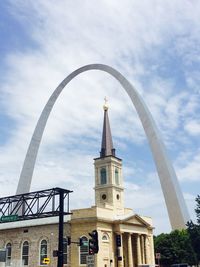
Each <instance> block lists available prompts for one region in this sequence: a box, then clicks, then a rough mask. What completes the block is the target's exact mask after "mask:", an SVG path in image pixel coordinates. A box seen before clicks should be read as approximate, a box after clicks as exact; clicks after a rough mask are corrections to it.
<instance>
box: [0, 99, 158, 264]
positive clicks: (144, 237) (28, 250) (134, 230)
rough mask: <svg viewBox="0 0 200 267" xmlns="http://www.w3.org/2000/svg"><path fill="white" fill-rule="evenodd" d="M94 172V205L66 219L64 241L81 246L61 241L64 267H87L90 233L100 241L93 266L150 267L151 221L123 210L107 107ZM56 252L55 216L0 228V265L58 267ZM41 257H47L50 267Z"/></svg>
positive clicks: (119, 163) (118, 162)
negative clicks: (0, 252) (2, 258)
mask: <svg viewBox="0 0 200 267" xmlns="http://www.w3.org/2000/svg"><path fill="white" fill-rule="evenodd" d="M94 169H95V187H94V191H95V206H92V207H90V208H84V209H76V210H72V215H71V216H70V217H69V216H65V220H64V236H65V237H67V236H70V238H71V241H77V240H79V238H80V237H81V238H82V240H83V241H84V245H82V246H77V244H75V243H71V244H70V245H68V243H67V239H66V238H65V239H64V251H63V252H64V267H81V266H82V267H84V266H87V256H88V254H89V250H88V245H85V244H87V241H88V240H89V239H90V236H89V234H88V233H90V232H92V231H93V230H97V232H98V240H99V252H98V253H97V254H95V267H138V266H141V265H154V264H155V260H154V246H153V226H152V220H151V218H150V217H145V216H141V215H138V214H135V213H134V212H133V210H132V209H130V208H125V207H124V185H123V183H124V181H123V175H122V160H121V159H120V158H118V157H117V155H116V151H115V149H114V147H113V142H112V135H111V130H110V123H109V117H108V106H107V104H106V103H105V105H104V121H103V133H102V143H101V151H100V156H99V157H98V158H95V159H94ZM57 247H58V218H57V217H51V218H43V219H34V220H27V221H15V222H12V223H10V222H9V223H1V224H0V249H3V248H6V249H7V254H6V264H5V265H4V266H14V267H19V266H20V267H21V266H27V267H40V266H50V267H56V266H57V258H56V257H53V251H54V250H56V249H57ZM44 258H49V263H45V262H44ZM0 264H1V263H0ZM0 266H1V265H0Z"/></svg>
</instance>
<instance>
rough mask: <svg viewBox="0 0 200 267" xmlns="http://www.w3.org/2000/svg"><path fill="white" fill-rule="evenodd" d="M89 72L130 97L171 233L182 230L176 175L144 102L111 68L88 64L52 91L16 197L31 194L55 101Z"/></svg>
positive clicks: (185, 215)
mask: <svg viewBox="0 0 200 267" xmlns="http://www.w3.org/2000/svg"><path fill="white" fill-rule="evenodd" d="M89 70H101V71H105V72H107V73H109V74H111V75H112V76H113V77H114V78H116V79H117V80H118V81H119V83H120V84H121V85H122V87H123V88H124V89H125V91H126V92H127V94H128V95H129V97H130V98H131V100H132V102H133V105H134V106H135V108H136V111H137V113H138V115H139V118H140V120H141V122H142V125H143V128H144V131H145V133H146V136H147V139H148V142H149V145H150V148H151V151H152V154H153V157H154V161H155V164H156V168H157V171H158V176H159V178H160V183H161V187H162V191H163V194H164V198H165V202H166V206H167V210H168V215H169V219H170V223H171V226H172V229H182V228H185V223H186V222H187V221H188V220H189V214H188V211H187V208H186V205H185V201H184V198H183V195H182V192H181V189H180V186H179V183H178V180H177V177H176V174H175V171H174V169H173V166H172V164H171V162H170V161H169V159H168V157H167V154H166V150H165V147H164V144H163V142H162V140H161V136H160V133H159V131H158V129H157V127H156V125H155V122H154V120H153V118H152V116H151V113H150V112H149V110H148V108H147V106H146V104H145V103H144V101H143V99H142V98H141V96H140V95H139V94H138V92H137V91H136V89H135V88H134V87H133V86H132V85H131V83H130V82H129V81H128V80H127V79H126V78H125V77H124V76H123V75H122V74H121V73H120V72H118V71H117V70H115V69H113V68H112V67H110V66H107V65H103V64H90V65H86V66H83V67H81V68H79V69H77V70H75V71H74V72H72V73H71V74H70V75H69V76H67V77H66V78H65V79H64V80H63V81H62V82H61V84H60V85H59V86H58V87H57V88H56V89H55V91H54V92H53V94H52V95H51V97H50V98H49V100H48V102H47V104H46V105H45V107H44V109H43V111H42V113H41V115H40V118H39V120H38V123H37V125H36V128H35V131H34V133H33V136H32V139H31V142H30V145H29V148H28V151H27V154H26V157H25V161H24V164H23V168H22V172H21V175H20V179H19V183H18V187H17V194H20V193H26V192H29V190H30V185H31V180H32V175H33V170H34V166H35V161H36V157H37V153H38V149H39V145H40V142H41V138H42V135H43V132H44V129H45V126H46V123H47V120H48V117H49V115H50V112H51V110H52V108H53V106H54V104H55V102H56V100H57V98H58V97H59V95H60V93H61V92H62V90H63V89H64V87H65V86H66V85H67V84H68V83H69V82H70V81H71V80H72V79H73V78H74V77H76V76H77V75H79V74H80V73H82V72H85V71H89Z"/></svg>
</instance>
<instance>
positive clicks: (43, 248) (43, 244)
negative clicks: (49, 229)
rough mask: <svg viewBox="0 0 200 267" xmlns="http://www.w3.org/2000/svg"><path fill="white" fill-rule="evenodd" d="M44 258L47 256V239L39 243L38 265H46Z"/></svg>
mask: <svg viewBox="0 0 200 267" xmlns="http://www.w3.org/2000/svg"><path fill="white" fill-rule="evenodd" d="M44 258H47V241H46V240H45V239H43V240H42V241H41V243H40V265H47V264H46V263H44Z"/></svg>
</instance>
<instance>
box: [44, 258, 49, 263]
mask: <svg viewBox="0 0 200 267" xmlns="http://www.w3.org/2000/svg"><path fill="white" fill-rule="evenodd" d="M42 263H45V264H49V263H50V258H44V259H43V261H42Z"/></svg>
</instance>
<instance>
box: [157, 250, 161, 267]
mask: <svg viewBox="0 0 200 267" xmlns="http://www.w3.org/2000/svg"><path fill="white" fill-rule="evenodd" d="M160 258H161V254H160V253H156V259H157V260H158V266H159V267H160Z"/></svg>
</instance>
